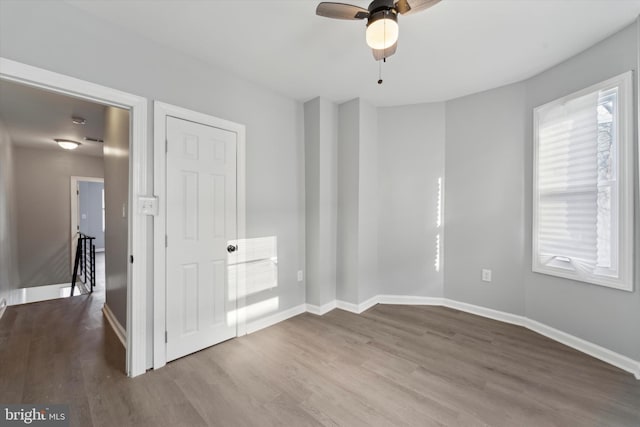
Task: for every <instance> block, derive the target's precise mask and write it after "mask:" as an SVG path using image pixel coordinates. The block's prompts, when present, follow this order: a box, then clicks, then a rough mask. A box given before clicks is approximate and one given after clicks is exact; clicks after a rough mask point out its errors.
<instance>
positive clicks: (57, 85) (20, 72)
mask: <svg viewBox="0 0 640 427" xmlns="http://www.w3.org/2000/svg"><path fill="white" fill-rule="evenodd" d="M0 79H3V80H9V81H13V82H17V83H21V84H25V85H28V86H32V87H38V88H41V89H45V90H48V91H51V92H57V93H61V94H64V95H70V96H73V97H76V98H81V99H85V100H88V101H93V102H98V103H100V104H106V105H111V106H114V107H120V108H125V109H127V110H129V112H130V117H131V127H130V129H129V132H130V141H131V144H130V150H131V154H130V158H129V177H130V179H129V203H128V205H129V215H128V218H129V255H131V256H133V255H135V257H134V260H135V263H133V264H131V263H130V264H129V269H128V280H127V324H126V331H127V337H126V353H127V356H126V357H127V360H126V370H127V375H129V376H131V377H134V376H136V375H140V374H143V373H145V372H146V368H147V366H146V356H147V348H146V346H147V342H146V341H147V315H146V313H147V288H148V278H147V263H148V262H150V261H151V259H147V234H148V233H147V223H148V222H149V219H148V217H147V216H145V215H142V214H139V213H138V212H139V209H138V205H139V200H138V198H139V197H142V196H147V195H150V193H151V191H150V188H149V184H150V183H149V182H148V180H147V173H148V170H149V165H148V159H149V147H148V144H147V100H146V98H143V97H140V96H136V95H132V94H129V93H126V92H122V91H119V90H116V89H111V88H108V87H105V86H101V85H97V84H95V83H90V82H87V81H84V80H80V79H76V78H73V77H69V76H66V75H63V74H58V73H54V72H51V71H47V70H44V69H42V68H37V67H33V66H30V65H26V64H23V63H20V62H16V61H12V60H10V59H7V58H3V57H0ZM134 196H135V197H134ZM133 307H135V310H134V309H133Z"/></svg>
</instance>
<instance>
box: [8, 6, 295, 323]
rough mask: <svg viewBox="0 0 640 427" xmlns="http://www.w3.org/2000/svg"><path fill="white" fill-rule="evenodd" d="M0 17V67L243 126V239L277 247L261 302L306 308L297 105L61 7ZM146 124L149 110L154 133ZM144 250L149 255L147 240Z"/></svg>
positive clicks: (20, 9)
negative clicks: (16, 65)
mask: <svg viewBox="0 0 640 427" xmlns="http://www.w3.org/2000/svg"><path fill="white" fill-rule="evenodd" d="M1 11H2V13H0V40H1V41H2V42H1V44H0V55H2V56H4V57H6V58H9V59H13V60H16V61H20V62H23V63H26V64H29V65H34V66H37V67H42V68H45V69H48V70H52V71H56V72H59V73H63V74H66V75H70V76H74V77H77V78H80V79H83V80H88V81H90V82H94V83H98V84H101V85H105V86H108V87H112V88H115V89H119V90H123V91H126V92H130V93H134V94H138V95H141V96H144V97H147V98H148V99H150V100H154V99H155V100H159V101H163V102H167V103H171V104H175V105H179V106H181V107H184V108H189V109H192V110H196V111H200V112H203V113H206V114H211V115H213V116H217V117H220V118H223V119H226V120H231V121H234V122H237V123H242V124H244V125H246V129H247V140H246V147H247V148H246V165H247V189H246V190H247V236H246V237H248V238H255V237H268V236H277V238H278V239H277V240H278V286H277V287H276V288H274V289H273V290H272V291H270V294H269V295H265V296H264V297H265V298H272V297H277V298H278V306H279V310H280V311H282V310H286V309H288V308H291V307H293V306H296V305H299V304H302V303H304V301H305V288H304V285H303V284H301V283H298V281H297V277H296V276H297V271H298V270H302V269H303V268H304V262H305V255H304V251H305V247H304V245H305V244H304V143H303V139H304V135H303V110H302V104H301V103H299V102H296V101H294V100H291V99H289V98H287V97H285V96H282V95H280V94H277V93H274V92H273V91H271V90H269V89H265V88H263V87H260V86H257V85H255V84H252V83H250V82H247V81H244V80H241V79H239V78H237V77H235V76H233V75H231V74H229V73H227V72H225V71H221V70H219V69H216V68H215V67H212V66H211V65H209V64H206V63H204V62H201V61H199V60H197V59H194V58H192V57H190V56H187V55H184V54H181V53H179V52H177V51H174V50H171V49H169V48H166V47H164V46H161V45H158V44H156V43H153V42H151V41H149V40H147V39H144V38H142V37H140V36H139V35H137V34H135V33H132V32H129V31H127V30H124V29H122V28H118V27H116V26H114V25H112V24H109V23H107V22H105V21H103V20H101V19H99V18H96V17H94V16H91V15H88V14H85V13H84V12H82V11H80V10H79V9H77V8H74V7H73V6H71V5H69V4H66V3H63V2H49V1H30V2H4V1H3V2H2V5H1ZM78 35H81V37H79V36H78ZM68 46H74V48H73V49H70V48H68ZM150 105H151V104H150ZM152 118H153V115H152V108H150V111H149V120H150V122H149V129H150V130H151V129H152ZM151 134H152V133H151V131H150V133H149V135H150V137H149V145H150V147H151V146H152V137H151ZM152 159H153V157H151V158H150V159H149V161H150V162H151V161H152ZM149 178H150V179H151V178H152V172H151V171H150V175H149ZM148 225H149V226H151V220H150V219H149V220H148ZM107 245H108V243H107ZM148 247H149V254H151V253H152V242H151V241H150V242H148ZM152 269H153V265H151V264H150V265H149V277H150V279H151V277H152V276H151V274H152ZM152 283H153V282H152V280H149V283H148V285H149V286H151V285H152ZM149 295H150V297H152V295H151V293H149ZM262 297H263V296H262V295H258V296H253V297H250V298H249V299H248V301H247V303H248V304H252V303H255V302H258V301H257V300H256V298H262ZM271 314H273V313H272V312H267V313H264V316H267V315H271Z"/></svg>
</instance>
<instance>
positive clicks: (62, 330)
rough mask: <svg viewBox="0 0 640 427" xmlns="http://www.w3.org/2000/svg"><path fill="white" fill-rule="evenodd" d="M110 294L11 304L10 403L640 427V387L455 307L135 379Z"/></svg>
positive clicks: (336, 326) (246, 342) (5, 343)
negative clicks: (107, 311)
mask: <svg viewBox="0 0 640 427" xmlns="http://www.w3.org/2000/svg"><path fill="white" fill-rule="evenodd" d="M102 303H103V295H102V293H101V292H97V293H94V295H92V296H86V295H83V296H77V297H73V298H67V299H63V300H56V301H46V302H40V303H34V304H28V305H24V306H15V307H9V308H8V309H7V312H6V313H5V315H4V317H3V318H2V320H0V402H3V403H70V404H71V416H72V418H71V424H72V425H74V426H83V427H87V426H109V427H114V426H117V427H123V426H129V425H136V426H204V425H220V426H276V425H278V426H281V425H284V426H306V425H330V426H332V425H344V426H378V425H388V426H392V425H393V426H404V425H411V426H429V425H450V426H480V425H489V426H518V427H520V426H536V427H539V426H640V381H637V380H635V379H634V378H633V376H632V375H630V374H628V373H625V372H623V371H621V370H619V369H617V368H614V367H612V366H609V365H607V364H605V363H603V362H600V361H598V360H596V359H593V358H591V357H589V356H586V355H584V354H581V353H579V352H577V351H575V350H572V349H570V348H568V347H565V346H563V345H561V344H558V343H556V342H553V341H551V340H549V339H547V338H545V337H542V336H540V335H537V334H535V333H533V332H531V331H528V330H526V329H524V328H520V327H517V326H512V325H507V324H503V323H500V322H496V321H492V320H488V319H484V318H481V317H477V316H473V315H470V314H466V313H462V312H458V311H455V310H451V309H447V308H442V307H406V306H390V305H378V306H376V307H374V308H372V309H370V310H369V311H367V312H366V313H363V314H362V315H355V314H351V313H347V312H344V311H341V310H334V311H332V312H331V313H328V314H326V315H325V316H323V317H317V316H314V315H311V314H303V315H300V316H297V317H295V318H293V319H290V320H288V321H285V322H282V323H280V324H278V325H276V326H273V327H271V328H268V329H265V330H262V331H260V332H257V333H254V334H252V335H249V336H246V337H243V338H239V339H234V340H231V341H228V342H226V343H223V344H220V345H218V346H215V347H212V348H209V349H207V350H204V351H201V352H199V353H196V354H194V355H191V356H188V357H185V358H183V359H180V360H177V361H175V362H172V363H170V364H169V365H167V366H166V367H165V368H163V369H159V370H158V371H153V372H149V373H148V374H146V375H143V376H141V377H138V378H134V379H129V378H126V377H125V376H124V374H123V369H124V351H123V349H122V346H121V345H120V344H119V342H118V341H117V339H116V337H115V335H114V334H113V332H112V331H111V329H110V328H109V327H108V326H107V324H106V323H105V321H104V320H103V318H102V314H101V312H100V309H101V307H102Z"/></svg>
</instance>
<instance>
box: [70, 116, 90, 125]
mask: <svg viewBox="0 0 640 427" xmlns="http://www.w3.org/2000/svg"><path fill="white" fill-rule="evenodd" d="M71 121H72V122H73V124H74V125H86V124H87V120H86V119H84V118H82V117H71Z"/></svg>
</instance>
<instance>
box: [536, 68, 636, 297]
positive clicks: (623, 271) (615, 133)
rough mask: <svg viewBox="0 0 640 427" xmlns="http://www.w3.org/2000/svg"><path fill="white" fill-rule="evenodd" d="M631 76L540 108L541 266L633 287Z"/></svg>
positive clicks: (549, 270)
mask: <svg viewBox="0 0 640 427" xmlns="http://www.w3.org/2000/svg"><path fill="white" fill-rule="evenodd" d="M627 80H628V81H627ZM627 80H625V79H621V80H620V82H618V81H617V80H616V81H607V82H604V83H603V84H601V85H596V87H592V88H589V89H586V90H584V91H581V92H579V93H578V94H573V95H570V96H568V97H565V98H563V99H561V100H558V101H554V102H552V103H549V104H546V105H544V106H542V107H538V108H537V109H536V110H535V123H534V126H535V132H536V138H535V150H536V152H535V164H534V173H535V176H534V224H533V231H534V235H533V250H534V252H533V257H534V259H533V270H534V271H537V272H542V273H547V274H553V275H557V276H561V277H568V278H572V279H576V280H581V281H585V282H590V283H596V284H601V285H606V286H612V287H617V288H621V289H628V288H630V286H631V277H630V276H631V264H632V262H631V259H632V258H631V252H632V239H633V233H632V208H631V204H630V199H632V192H631V191H630V189H631V185H632V174H631V173H630V171H631V169H632V164H630V162H629V159H626V158H621V157H620V153H621V151H620V148H622V151H623V152H628V151H630V149H629V147H630V141H627V140H626V139H627V138H625V137H626V136H627V135H628V129H626V128H625V125H627V123H625V122H626V120H624V119H625V118H626V116H627V113H628V112H627V111H626V110H625V108H627V104H628V103H627V101H628V99H627V98H628V97H630V79H627ZM621 107H622V108H621ZM628 139H629V140H630V139H631V138H628ZM627 145H628V146H627ZM621 159H622V162H621ZM621 165H622V166H623V168H620V166H621ZM622 172H623V173H622ZM621 179H622V180H623V181H624V180H626V181H628V182H626V181H624V182H623V184H624V185H623V187H622V189H624V191H622V192H621V186H620V180H621ZM622 233H624V234H622ZM627 264H628V265H627Z"/></svg>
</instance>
